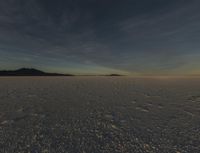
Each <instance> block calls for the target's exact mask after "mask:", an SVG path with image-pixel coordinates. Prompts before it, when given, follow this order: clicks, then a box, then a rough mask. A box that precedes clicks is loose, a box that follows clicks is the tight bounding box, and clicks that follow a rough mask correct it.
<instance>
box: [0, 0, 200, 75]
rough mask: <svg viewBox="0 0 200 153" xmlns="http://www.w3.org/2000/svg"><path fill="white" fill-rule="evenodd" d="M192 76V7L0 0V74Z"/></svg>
mask: <svg viewBox="0 0 200 153" xmlns="http://www.w3.org/2000/svg"><path fill="white" fill-rule="evenodd" d="M20 67H34V68H38V69H41V70H45V71H53V72H61V73H75V74H93V73H94V74H96V73H97V74H103V73H124V74H131V75H188V74H189V75H193V74H194V75H195V74H200V1H199V0H0V69H16V68H20Z"/></svg>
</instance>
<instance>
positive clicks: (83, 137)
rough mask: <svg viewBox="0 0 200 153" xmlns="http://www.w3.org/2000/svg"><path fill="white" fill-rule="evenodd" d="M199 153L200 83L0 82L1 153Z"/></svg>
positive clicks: (112, 80)
mask: <svg viewBox="0 0 200 153" xmlns="http://www.w3.org/2000/svg"><path fill="white" fill-rule="evenodd" d="M199 152H200V79H198V78H131V77H1V78H0V153H199Z"/></svg>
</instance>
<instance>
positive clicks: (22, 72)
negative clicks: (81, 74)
mask: <svg viewBox="0 0 200 153" xmlns="http://www.w3.org/2000/svg"><path fill="white" fill-rule="evenodd" d="M0 76H73V75H72V74H59V73H47V72H43V71H40V70H37V69H33V68H21V69H18V70H13V71H10V70H9V71H7V70H4V71H0Z"/></svg>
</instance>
